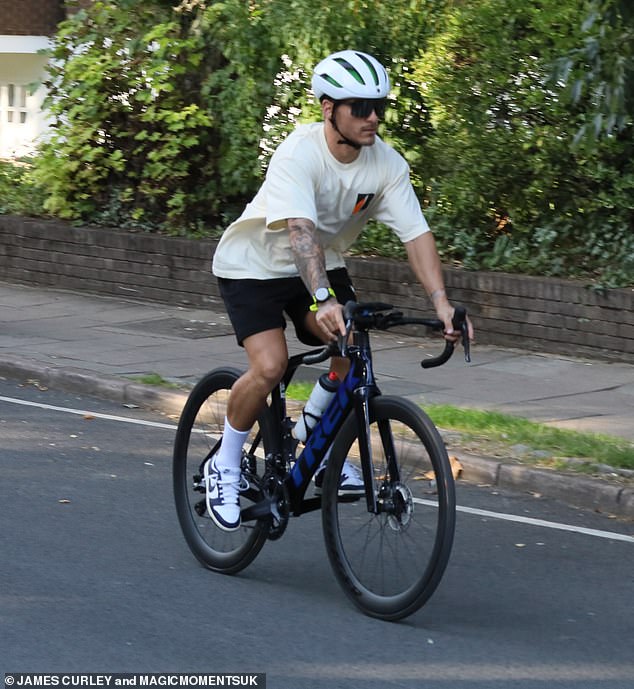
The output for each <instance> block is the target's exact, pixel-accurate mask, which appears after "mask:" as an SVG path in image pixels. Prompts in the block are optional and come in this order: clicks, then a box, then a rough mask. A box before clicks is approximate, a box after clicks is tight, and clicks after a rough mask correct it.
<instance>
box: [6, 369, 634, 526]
mask: <svg viewBox="0 0 634 689" xmlns="http://www.w3.org/2000/svg"><path fill="white" fill-rule="evenodd" d="M0 376H3V377H6V378H11V379H16V380H24V381H28V380H33V381H37V382H38V383H39V384H40V385H41V386H44V387H49V388H55V389H61V390H66V391H68V392H76V393H81V394H84V395H91V396H94V397H99V398H103V399H107V400H110V401H113V402H119V403H121V404H133V405H136V406H139V407H142V408H147V409H153V410H156V411H160V412H163V413H165V414H169V415H176V416H178V415H179V414H180V411H181V409H182V408H183V405H184V403H185V400H186V399H187V392H186V391H182V392H181V391H171V390H164V389H162V388H160V387H156V386H151V385H143V384H140V383H135V382H134V381H130V380H128V379H126V378H119V377H114V376H104V375H100V374H97V373H94V372H92V371H87V370H85V369H78V368H72V367H65V366H52V365H49V364H44V363H42V362H39V361H37V360H33V359H26V358H24V357H17V356H15V357H14V356H10V355H4V356H3V358H2V359H0ZM459 459H460V463H461V464H462V466H463V472H462V475H461V478H462V479H464V480H465V481H467V482H468V483H477V484H484V485H487V486H492V487H498V488H502V489H508V490H512V491H515V492H522V493H532V494H539V495H542V496H544V497H548V498H552V499H555V500H558V501H560V502H563V503H565V504H567V505H571V506H573V507H579V508H583V509H591V510H594V511H596V512H602V513H605V514H609V515H614V516H618V517H624V518H628V519H629V518H634V489H633V488H628V487H624V486H622V485H619V484H615V483H610V482H609V481H607V480H603V479H597V478H591V477H586V476H579V475H577V474H571V473H560V472H556V471H549V470H547V469H539V468H535V467H530V466H526V465H523V464H515V463H510V462H504V461H501V460H497V459H491V458H488V457H480V456H476V455H470V454H468V453H463V452H460V456H459Z"/></svg>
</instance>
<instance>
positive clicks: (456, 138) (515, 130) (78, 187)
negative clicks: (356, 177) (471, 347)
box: [0, 0, 634, 286]
mask: <svg viewBox="0 0 634 689" xmlns="http://www.w3.org/2000/svg"><path fill="white" fill-rule="evenodd" d="M632 15H634V13H633V12H630V11H629V5H627V3H625V2H623V0H590V1H589V2H583V1H580V0H522V1H520V0H470V1H469V2H459V1H457V0H454V1H450V0H446V1H441V0H437V1H434V2H429V1H428V0H393V1H392V2H390V3H385V2H382V1H379V0H344V1H343V2H341V3H338V4H337V5H336V6H333V4H332V3H331V2H329V1H327V0H278V1H276V2H263V1H259V0H253V1H252V2H249V3H245V2H243V1H242V0H225V1H224V2H211V1H206V0H187V1H184V0H183V1H182V2H176V3H175V2H168V1H167V0H148V1H147V2H145V3H138V2H136V1H135V0H119V1H118V2H115V1H114V0H96V2H94V4H93V5H92V6H90V7H89V8H88V9H82V10H81V11H79V12H78V13H77V14H76V15H75V16H74V17H72V18H71V19H69V20H67V21H66V22H64V23H63V24H62V25H61V26H60V29H59V33H58V35H57V38H56V40H55V44H54V48H53V53H52V58H53V60H52V62H51V68H50V77H49V80H48V84H47V85H48V88H49V93H50V97H49V100H48V107H49V109H50V111H51V113H52V115H53V128H52V130H51V136H50V137H49V139H48V141H47V142H46V143H44V144H43V145H42V146H41V149H40V152H39V155H38V156H37V157H36V159H35V161H34V170H33V173H32V174H31V173H30V172H29V173H28V180H27V179H26V178H24V177H23V181H24V182H25V183H28V184H29V185H31V190H33V189H34V188H35V187H33V186H32V185H33V184H37V185H38V187H37V188H38V189H39V190H40V192H39V193H41V194H42V195H43V205H44V208H45V211H44V212H47V213H50V214H53V215H56V216H59V217H62V218H66V219H69V220H74V221H80V222H91V223H101V224H108V225H112V224H116V225H119V226H123V227H135V228H140V229H144V230H147V231H160V232H169V233H173V234H195V233H200V234H209V233H211V232H214V231H215V232H217V231H218V230H219V228H222V227H224V225H225V224H226V223H227V222H228V221H229V220H230V219H231V218H233V217H234V216H235V215H236V213H237V212H239V210H240V208H241V206H242V205H243V203H244V202H245V201H246V200H247V199H248V198H249V197H250V196H251V195H252V194H253V193H254V192H255V190H256V189H257V187H258V185H259V183H260V181H261V178H262V173H263V170H264V169H265V166H266V161H267V159H268V156H269V155H270V152H271V150H272V149H273V148H274V147H275V145H276V144H277V143H278V142H279V141H280V140H281V139H282V138H283V137H284V136H285V135H286V133H287V132H288V131H289V130H290V129H291V128H292V127H293V126H295V124H296V122H297V121H299V120H310V119H315V118H317V117H318V114H319V113H318V108H317V107H316V105H315V104H314V103H313V102H312V99H311V97H310V95H309V94H307V89H306V87H307V85H308V84H309V81H310V80H309V73H310V69H311V67H312V65H314V64H315V62H316V61H317V60H319V59H321V58H322V57H323V56H324V55H325V54H327V53H328V52H331V51H334V50H337V49H341V48H344V47H357V48H359V49H361V50H365V51H367V52H371V53H373V54H375V55H376V56H377V57H378V58H379V59H381V60H383V61H384V63H385V64H386V65H387V66H388V67H389V69H390V72H391V75H392V81H393V94H392V95H393V101H392V107H391V109H390V110H389V111H388V114H387V118H386V121H385V123H384V125H383V128H382V135H383V136H384V137H385V138H386V139H387V140H389V141H390V142H391V143H392V144H394V145H395V146H396V147H397V148H398V149H399V150H400V151H401V152H402V153H403V154H404V155H405V156H406V158H407V159H408V161H409V163H410V165H411V168H412V178H413V181H414V184H415V187H416V189H417V192H418V194H419V196H420V199H421V202H422V203H423V205H424V207H425V211H426V214H427V216H428V218H429V219H430V221H431V224H432V227H433V228H434V232H435V234H436V236H437V238H438V242H439V246H440V250H441V253H442V255H443V257H444V259H445V260H447V261H449V262H453V263H456V264H460V265H463V266H465V267H466V268H469V269H490V270H510V271H519V272H525V273H537V274H547V275H556V276H584V277H586V278H587V279H588V280H589V281H591V282H593V283H595V284H597V285H599V286H612V285H614V286H617V285H630V284H634V232H633V231H632V230H633V229H634V227H633V226H634V222H633V221H634V194H633V193H632V192H633V190H634V162H633V161H634V155H633V154H634V137H633V129H632V126H631V117H630V116H629V115H628V114H627V112H628V108H631V103H630V102H629V101H628V97H629V94H630V93H631V89H630V88H629V86H631V85H632V82H631V76H632V75H631V62H632V60H631V57H632V44H633V41H632V40H631V39H632V36H633V32H632V25H633V24H634V17H633V16H632ZM2 174H4V175H5V177H6V174H7V173H2ZM11 174H12V173H11ZM2 180H3V177H0V210H5V212H6V210H7V209H8V210H13V211H14V212H15V210H16V208H15V205H16V201H15V199H13V201H12V202H8V201H7V200H6V197H5V194H3V192H2V184H3V181H2ZM5 187H6V184H5ZM9 196H10V193H9ZM31 198H34V199H35V201H34V202H31V203H30V208H28V209H27V212H37V208H35V206H38V204H39V201H38V200H37V198H38V197H37V196H36V195H33V194H31ZM3 199H4V200H3ZM27 205H28V204H27ZM18 210H19V209H18ZM356 250H357V251H363V252H367V253H379V254H383V255H401V254H400V252H401V247H399V246H398V243H396V242H394V241H393V240H392V238H391V236H390V234H389V232H388V231H387V230H386V229H385V228H382V227H377V226H373V227H371V228H369V230H368V232H367V233H366V234H365V236H364V237H362V239H361V240H360V241H359V243H358V245H357V247H356Z"/></svg>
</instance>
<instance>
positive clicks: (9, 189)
mask: <svg viewBox="0 0 634 689" xmlns="http://www.w3.org/2000/svg"><path fill="white" fill-rule="evenodd" d="M45 197H46V196H45V193H44V190H43V189H42V188H41V187H40V186H39V185H38V184H37V182H36V181H35V179H34V176H33V166H32V163H31V161H29V160H18V161H15V162H11V161H0V213H15V214H19V215H33V216H40V215H43V214H44V212H45V211H44V201H45Z"/></svg>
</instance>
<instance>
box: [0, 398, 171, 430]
mask: <svg viewBox="0 0 634 689" xmlns="http://www.w3.org/2000/svg"><path fill="white" fill-rule="evenodd" d="M0 402H10V403H11V404H21V405H23V406H25V407H38V408H40V409H48V410H50V411H61V412H65V413H66V414H77V415H79V416H87V415H89V416H94V417H95V418H96V419H105V420H107V421H119V422H121V423H134V424H137V426H152V427H154V428H166V429H167V430H169V431H175V430H176V428H177V427H176V426H175V425H174V424H169V423H159V422H158V421H144V420H143V419H130V418H127V417H126V416H114V415H112V414H100V413H99V412H94V411H89V410H87V409H71V408H69V407H56V406H54V405H52V404H44V403H43V402H29V401H27V400H18V399H14V398H13V397H2V396H0Z"/></svg>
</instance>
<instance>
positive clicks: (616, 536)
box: [0, 396, 634, 543]
mask: <svg viewBox="0 0 634 689" xmlns="http://www.w3.org/2000/svg"><path fill="white" fill-rule="evenodd" d="M0 402H9V403H10V404H21V405H23V406H25V407H38V408H40V409H48V410H50V411H59V412H65V413H66V414H78V415H80V416H86V415H90V416H94V417H95V418H96V419H105V420H107V421H118V422H121V423H132V424H137V425H138V426H152V427H154V428H164V429H166V430H169V431H175V430H176V426H175V425H174V424H168V423H159V422H157V421H145V420H143V419H130V418H127V417H125V416H114V415H113V414H100V413H99V412H94V411H88V410H86V409H72V408H68V407H56V406H54V405H52V404H44V403H42V402H30V401H27V400H20V399H14V398H13V397H2V396H0ZM414 502H418V503H420V504H422V505H429V506H431V507H436V506H437V503H435V502H433V501H432V500H421V499H419V498H414ZM456 509H457V511H458V512H464V513H465V514H472V515H474V516H476V517H486V518H487V519H501V520H503V521H507V522H516V523H518V524H527V525H529V526H540V527H543V528H546V529H557V530H559V531H570V532H572V533H578V534H583V535H584V536H595V537H598V538H607V539H609V540H611V541H624V542H625V543H634V536H628V535H626V534H620V533H614V532H612V531H601V530H600V529H587V528H586V527H583V526H573V525H571V524H560V523H559V522H549V521H546V520H544V519H534V518H532V517H523V516H521V515H517V514H505V513H504V512H490V511H489V510H481V509H478V508H476V507H465V506H463V505H458V506H457V508H456Z"/></svg>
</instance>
